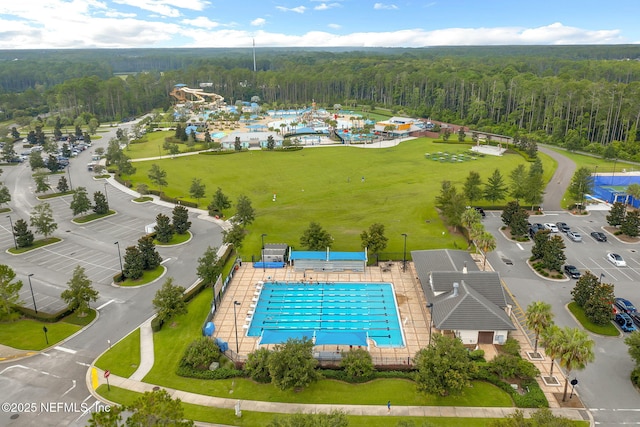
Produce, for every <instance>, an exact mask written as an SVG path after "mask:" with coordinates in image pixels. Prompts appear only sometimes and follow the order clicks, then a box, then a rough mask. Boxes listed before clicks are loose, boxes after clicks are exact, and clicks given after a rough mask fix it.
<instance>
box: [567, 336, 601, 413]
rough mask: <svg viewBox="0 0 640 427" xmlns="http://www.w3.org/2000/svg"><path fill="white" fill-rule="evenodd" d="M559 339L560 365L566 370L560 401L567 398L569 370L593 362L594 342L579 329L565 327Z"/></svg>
mask: <svg viewBox="0 0 640 427" xmlns="http://www.w3.org/2000/svg"><path fill="white" fill-rule="evenodd" d="M559 339H560V343H559V346H560V366H562V367H563V368H564V369H565V370H566V371H567V377H566V378H565V381H564V394H563V395H562V401H563V402H564V401H566V400H567V388H568V387H569V376H570V375H571V371H573V370H575V369H578V370H582V369H584V368H585V367H586V366H587V363H589V362H593V360H594V359H595V355H594V354H593V345H594V342H593V340H592V339H591V338H589V335H587V333H586V332H585V331H583V330H581V329H578V328H569V327H565V328H564V329H562V334H561V338H559Z"/></svg>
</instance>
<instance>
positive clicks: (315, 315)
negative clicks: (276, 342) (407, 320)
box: [247, 282, 404, 347]
mask: <svg viewBox="0 0 640 427" xmlns="http://www.w3.org/2000/svg"><path fill="white" fill-rule="evenodd" d="M253 311H254V314H253V318H252V320H251V323H250V325H249V329H248V332H247V335H248V336H252V337H257V336H261V335H262V334H263V332H265V331H277V332H291V331H294V332H295V331H329V332H331V331H333V332H364V333H366V334H367V336H368V338H370V339H372V340H373V341H375V343H376V345H377V346H379V347H402V346H404V336H403V332H402V328H401V325H400V319H399V315H398V309H397V304H396V299H395V294H394V290H393V285H392V284H391V283H313V284H306V283H279V282H268V283H265V284H264V285H263V287H262V290H261V292H260V295H259V297H258V301H257V302H256V307H255V308H253Z"/></svg>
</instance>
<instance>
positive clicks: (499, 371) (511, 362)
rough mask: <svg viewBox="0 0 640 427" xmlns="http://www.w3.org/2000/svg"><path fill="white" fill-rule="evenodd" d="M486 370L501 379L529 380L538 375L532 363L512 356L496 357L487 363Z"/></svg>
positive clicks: (502, 355)
mask: <svg viewBox="0 0 640 427" xmlns="http://www.w3.org/2000/svg"><path fill="white" fill-rule="evenodd" d="M486 368H487V369H488V370H489V371H491V372H492V373H494V374H496V375H497V376H498V377H500V378H501V379H507V378H520V379H531V378H534V377H535V376H536V375H538V374H539V373H540V372H539V371H538V368H536V367H535V365H533V363H531V362H529V361H527V360H524V359H522V358H521V357H520V356H519V355H518V356H514V355H512V354H501V355H498V356H496V357H495V358H494V359H493V360H492V361H490V362H488V363H487V365H486Z"/></svg>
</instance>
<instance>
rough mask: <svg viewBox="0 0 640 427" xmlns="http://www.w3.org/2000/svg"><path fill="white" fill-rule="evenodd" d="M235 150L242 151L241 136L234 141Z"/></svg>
mask: <svg viewBox="0 0 640 427" xmlns="http://www.w3.org/2000/svg"><path fill="white" fill-rule="evenodd" d="M233 149H234V150H236V151H242V142H241V141H240V137H239V136H236V139H235V140H234V141H233Z"/></svg>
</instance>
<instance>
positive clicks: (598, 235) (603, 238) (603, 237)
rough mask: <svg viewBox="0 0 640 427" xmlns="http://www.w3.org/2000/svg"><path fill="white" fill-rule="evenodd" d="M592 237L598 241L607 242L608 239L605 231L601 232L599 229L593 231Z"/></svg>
mask: <svg viewBox="0 0 640 427" xmlns="http://www.w3.org/2000/svg"><path fill="white" fill-rule="evenodd" d="M591 237H593V238H594V239H596V240H597V241H598V242H606V241H607V235H606V234H604V233H601V232H599V231H594V232H592V233H591Z"/></svg>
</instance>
